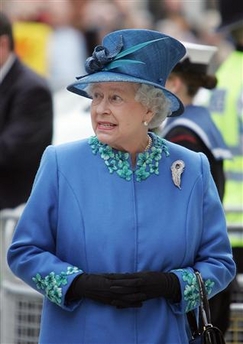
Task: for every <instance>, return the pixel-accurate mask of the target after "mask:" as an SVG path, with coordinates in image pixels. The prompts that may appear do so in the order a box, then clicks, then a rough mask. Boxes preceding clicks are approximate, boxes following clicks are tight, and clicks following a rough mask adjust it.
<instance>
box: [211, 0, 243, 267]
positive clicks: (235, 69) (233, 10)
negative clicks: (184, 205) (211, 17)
mask: <svg viewBox="0 0 243 344" xmlns="http://www.w3.org/2000/svg"><path fill="white" fill-rule="evenodd" d="M218 4H219V10H220V14H221V18H222V21H221V24H220V26H219V27H218V31H220V32H222V33H224V35H225V38H226V39H228V40H230V41H231V43H232V46H233V51H232V52H231V53H230V54H229V55H228V56H227V58H226V59H225V60H224V62H223V63H222V64H221V65H220V66H219V68H218V70H217V72H216V75H217V79H218V84H217V88H216V89H215V90H214V91H213V92H212V94H211V97H210V102H209V109H210V112H211V113H212V118H213V120H214V122H215V124H216V125H217V127H218V128H219V130H220V131H221V133H222V135H223V137H224V140H225V142H226V143H227V145H228V146H229V148H230V150H231V152H232V155H233V159H232V160H229V161H226V163H225V173H226V178H227V180H226V188H225V196H224V206H225V209H226V217H227V222H228V225H229V226H232V225H233V226H236V227H239V228H241V231H238V233H236V232H234V234H233V233H232V234H231V232H230V231H229V236H230V240H231V244H232V247H233V253H234V258H235V261H236V265H237V269H238V272H239V273H243V235H242V224H243V6H242V1H241V0H234V1H233V2H229V1H228V0H220V1H219V2H218Z"/></svg>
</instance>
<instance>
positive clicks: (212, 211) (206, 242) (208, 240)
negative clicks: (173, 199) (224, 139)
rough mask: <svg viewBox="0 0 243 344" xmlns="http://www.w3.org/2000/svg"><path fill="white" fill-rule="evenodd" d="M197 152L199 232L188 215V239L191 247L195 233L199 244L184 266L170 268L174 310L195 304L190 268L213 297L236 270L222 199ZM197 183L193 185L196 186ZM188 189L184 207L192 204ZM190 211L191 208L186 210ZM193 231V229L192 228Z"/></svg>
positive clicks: (207, 164) (195, 295)
mask: <svg viewBox="0 0 243 344" xmlns="http://www.w3.org/2000/svg"><path fill="white" fill-rule="evenodd" d="M199 155H200V156H201V178H200V179H199V180H198V181H197V183H200V184H201V185H200V188H202V195H203V199H202V202H201V206H202V217H201V219H197V221H200V227H201V228H200V232H198V233H195V229H194V228H190V222H191V223H193V220H192V219H188V221H187V222H188V233H191V234H189V236H188V240H189V241H190V238H191V241H190V242H191V245H192V247H193V246H194V244H195V243H196V240H197V237H198V236H199V240H198V242H199V244H198V247H197V248H196V250H195V255H194V261H193V262H191V264H189V265H188V266H185V267H184V268H180V269H175V270H172V272H173V273H175V274H176V275H177V277H178V278H179V280H180V285H181V293H182V298H181V302H180V303H179V304H171V307H172V308H173V310H174V312H176V313H184V312H188V311H190V310H192V309H194V308H197V307H198V306H199V291H198V286H197V282H196V276H195V274H194V271H195V270H197V271H199V272H200V273H201V275H202V278H203V280H204V283H205V287H206V290H207V294H208V298H211V297H213V296H214V295H215V294H217V293H219V292H220V291H222V290H223V289H225V288H226V287H227V286H228V284H229V283H230V282H231V281H232V280H233V278H234V276H235V274H236V267H235V263H234V260H233V257H232V250H231V246H230V242H229V238H228V233H227V226H226V221H225V216H224V210H223V207H222V203H221V201H220V199H219V196H218V193H217V189H216V186H215V183H214V181H213V178H212V176H211V173H210V168H209V163H208V160H207V158H206V157H205V155H204V154H201V153H199ZM196 188H197V186H196V187H195V188H194V189H195V190H196ZM195 190H194V191H192V196H191V202H190V204H189V205H188V208H190V207H191V208H193V205H195V204H194V202H193V199H194V198H195V197H196V194H195V192H196V191H195ZM188 214H191V215H193V211H188ZM193 231H194V232H193ZM192 249H193V248H192Z"/></svg>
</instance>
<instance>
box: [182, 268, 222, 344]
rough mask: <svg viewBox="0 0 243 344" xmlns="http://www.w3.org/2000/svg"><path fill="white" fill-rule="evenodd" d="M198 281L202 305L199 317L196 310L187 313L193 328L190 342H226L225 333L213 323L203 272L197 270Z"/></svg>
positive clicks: (217, 343) (201, 343) (199, 343)
mask: <svg viewBox="0 0 243 344" xmlns="http://www.w3.org/2000/svg"><path fill="white" fill-rule="evenodd" d="M195 274H196V277H197V282H198V288H199V295H200V306H199V319H197V317H196V314H195V312H194V311H190V312H188V313H187V320H188V323H189V326H190V330H191V339H190V340H189V343H190V344H226V342H225V339H224V336H223V333H222V332H221V330H220V329H219V328H218V327H215V326H213V325H212V323H211V315H210V308H209V302H208V299H207V294H206V290H205V286H204V283H203V279H202V276H201V274H200V273H199V272H198V271H196V272H195Z"/></svg>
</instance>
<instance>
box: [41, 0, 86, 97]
mask: <svg viewBox="0 0 243 344" xmlns="http://www.w3.org/2000/svg"><path fill="white" fill-rule="evenodd" d="M84 3H85V2H84ZM73 4H74V2H73V1H70V0H62V2H61V3H60V2H52V1H51V2H49V5H48V11H46V16H45V20H46V22H47V23H48V25H50V27H51V28H52V32H51V34H50V35H49V38H48V41H47V66H48V67H47V75H48V81H49V83H50V86H51V89H52V90H53V91H57V90H60V89H65V88H66V85H67V84H68V83H70V82H72V80H73V78H74V76H75V75H82V74H84V72H85V70H84V68H83V66H84V62H85V60H86V58H87V57H88V54H87V45H86V37H85V35H84V33H83V32H82V31H81V30H79V28H77V27H76V26H75V25H76V19H75V15H74V13H75V9H76V8H75V7H74V6H73ZM77 73H78V74H77Z"/></svg>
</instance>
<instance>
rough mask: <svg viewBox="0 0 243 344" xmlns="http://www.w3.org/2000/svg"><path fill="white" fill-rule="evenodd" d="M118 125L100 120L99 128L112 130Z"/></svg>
mask: <svg viewBox="0 0 243 344" xmlns="http://www.w3.org/2000/svg"><path fill="white" fill-rule="evenodd" d="M115 126H116V125H115V124H113V123H110V122H98V129H103V130H110V129H113V128H114V127H115Z"/></svg>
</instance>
